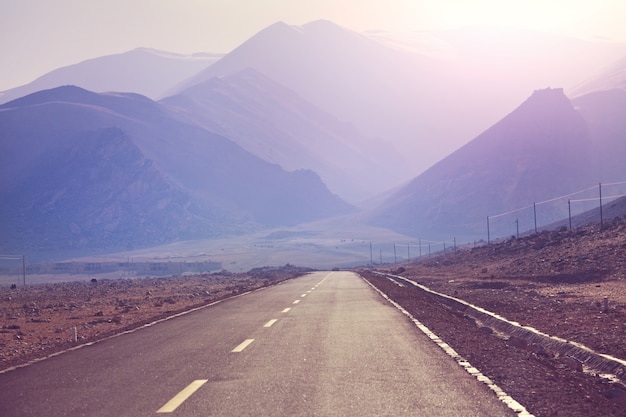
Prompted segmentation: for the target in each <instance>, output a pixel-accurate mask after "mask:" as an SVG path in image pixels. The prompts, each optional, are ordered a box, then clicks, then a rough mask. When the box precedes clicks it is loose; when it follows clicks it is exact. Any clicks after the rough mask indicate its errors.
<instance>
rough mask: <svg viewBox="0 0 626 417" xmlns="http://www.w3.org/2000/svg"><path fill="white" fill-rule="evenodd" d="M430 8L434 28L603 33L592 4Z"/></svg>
mask: <svg viewBox="0 0 626 417" xmlns="http://www.w3.org/2000/svg"><path fill="white" fill-rule="evenodd" d="M600 2H602V0H600ZM605 2H606V3H607V7H610V6H611V5H612V4H614V2H613V1H611V0H607V1H605ZM609 3H610V4H609ZM427 7H428V8H429V14H430V15H431V16H432V18H433V22H432V23H433V25H436V26H439V27H442V28H447V29H454V28H459V27H467V26H491V27H503V28H512V29H529V30H538V31H544V32H554V33H563V34H575V33H581V31H584V32H588V34H589V35H592V33H593V32H594V30H598V31H601V28H598V29H595V24H596V23H597V22H596V19H595V16H594V14H593V13H592V12H591V8H590V2H589V0H569V1H562V0H555V1H545V0H522V1H520V0H475V1H471V2H469V1H463V0H452V1H448V2H436V3H435V2H432V3H429V6H427ZM613 7H618V8H620V6H613ZM621 7H622V8H623V6H621Z"/></svg>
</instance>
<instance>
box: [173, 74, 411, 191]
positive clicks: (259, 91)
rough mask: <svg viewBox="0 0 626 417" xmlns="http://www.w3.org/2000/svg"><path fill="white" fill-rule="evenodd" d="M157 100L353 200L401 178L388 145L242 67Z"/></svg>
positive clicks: (402, 173)
mask: <svg viewBox="0 0 626 417" xmlns="http://www.w3.org/2000/svg"><path fill="white" fill-rule="evenodd" d="M161 103H164V104H166V105H168V106H169V107H170V108H173V109H175V111H176V112H177V113H179V114H187V115H188V116H189V117H190V118H191V119H192V120H194V121H197V122H198V123H199V124H201V125H202V126H203V127H205V128H206V129H208V130H211V131H214V132H216V133H219V134H221V135H223V136H225V137H228V138H229V139H231V140H233V141H235V142H237V143H238V144H239V145H240V146H241V147H243V148H244V149H246V150H248V151H250V152H251V153H253V154H254V155H257V156H259V157H261V158H263V159H265V160H267V161H269V162H273V163H276V164H279V165H280V166H282V167H283V168H285V169H287V170H295V169H302V168H306V169H311V170H313V171H315V172H316V173H318V174H319V175H320V176H321V177H322V178H323V179H324V182H325V183H326V184H327V186H329V188H331V189H332V190H333V191H334V192H336V193H338V194H339V195H341V196H342V197H344V198H348V199H350V200H352V201H354V202H356V201H359V200H363V199H366V198H371V197H372V196H375V195H376V194H378V193H381V192H383V191H386V190H387V189H389V188H391V187H394V186H396V185H397V184H398V183H399V182H400V181H402V180H404V179H405V178H406V176H407V175H408V173H407V172H406V171H403V170H402V168H401V167H402V163H401V162H399V161H401V159H402V158H401V156H400V154H399V153H397V152H396V151H395V150H394V149H393V147H392V146H391V144H389V143H388V142H385V141H383V140H380V139H377V138H371V137H367V136H365V135H363V134H362V133H360V132H359V131H358V130H357V129H355V128H354V127H353V126H351V125H350V124H348V123H343V122H340V121H339V120H337V119H336V118H334V117H333V116H332V115H330V114H328V113H326V112H324V111H322V110H320V109H318V108H317V107H315V106H314V105H312V104H310V103H308V102H306V101H305V100H303V99H302V98H301V97H299V96H298V95H297V94H296V93H294V92H293V91H291V90H289V89H287V88H286V87H283V86H281V85H279V84H277V83H275V82H274V81H272V80H270V79H269V78H267V77H265V76H263V75H262V74H260V73H259V72H257V71H255V70H253V69H250V68H248V69H245V70H242V71H240V72H237V73H235V74H233V75H229V76H225V77H214V78H211V79H209V80H207V81H204V82H202V83H200V84H197V85H194V86H191V87H189V88H188V89H186V90H184V91H182V92H181V93H179V94H177V95H174V96H171V97H167V98H165V99H163V100H161ZM405 163H406V162H405Z"/></svg>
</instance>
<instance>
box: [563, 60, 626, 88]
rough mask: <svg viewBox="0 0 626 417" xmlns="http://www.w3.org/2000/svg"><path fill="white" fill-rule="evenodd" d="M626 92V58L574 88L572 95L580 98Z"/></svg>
mask: <svg viewBox="0 0 626 417" xmlns="http://www.w3.org/2000/svg"><path fill="white" fill-rule="evenodd" d="M615 89H622V90H626V56H624V57H623V58H621V59H619V60H618V61H616V62H614V63H612V64H611V65H608V66H607V67H605V68H603V69H602V71H600V72H599V73H598V74H597V75H595V76H594V77H591V78H589V79H587V80H585V81H583V82H582V83H579V84H578V85H577V86H575V87H574V88H572V91H571V93H570V95H571V96H572V97H580V96H583V95H586V94H589V93H593V92H597V91H609V90H615Z"/></svg>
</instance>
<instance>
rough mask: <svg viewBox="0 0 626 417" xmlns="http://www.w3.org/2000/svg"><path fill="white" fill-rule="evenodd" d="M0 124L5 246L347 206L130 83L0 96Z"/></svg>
mask: <svg viewBox="0 0 626 417" xmlns="http://www.w3.org/2000/svg"><path fill="white" fill-rule="evenodd" d="M0 132H2V141H3V142H2V147H3V152H2V155H1V156H0V175H1V177H2V178H3V181H2V183H1V184H0V192H1V193H2V195H3V201H2V204H1V213H0V217H1V218H2V224H1V225H0V226H1V228H2V233H0V235H1V236H2V242H1V246H2V248H3V249H4V250H9V251H10V252H14V251H15V250H17V249H18V248H22V249H28V250H34V249H35V248H36V245H38V244H39V243H37V242H46V245H44V246H46V247H47V249H51V248H67V249H82V248H92V249H98V250H103V249H113V248H119V247H120V246H121V247H126V246H134V247H137V246H146V245H151V244H154V243H164V242H169V241H174V240H179V239H188V238H191V237H212V236H219V235H224V234H232V233H240V232H243V231H246V230H251V229H258V228H259V227H264V226H276V225H293V224H296V223H299V222H302V221H308V220H313V219H319V218H322V217H325V216H331V215H336V214H342V213H346V212H348V211H350V210H351V208H350V206H349V205H347V204H346V203H344V202H343V201H341V200H340V199H339V198H338V197H337V196H335V195H332V194H331V193H330V192H329V191H328V190H327V188H326V187H325V186H324V184H323V183H322V182H321V181H320V179H319V177H318V176H317V175H316V174H315V173H313V172H311V171H304V170H301V171H295V172H286V171H284V170H283V169H281V168H280V167H278V166H277V165H272V164H269V163H267V162H265V161H263V160H261V159H259V158H257V157H255V156H253V155H251V154H250V153H248V152H246V151H244V150H243V149H241V148H240V147H239V146H237V145H236V144H234V143H233V142H231V141H229V140H227V139H225V138H223V137H221V136H219V135H216V134H214V133H210V132H208V131H206V130H204V129H201V128H198V127H196V126H192V125H190V124H188V123H185V122H183V121H182V120H181V119H180V118H178V117H177V116H176V115H174V114H173V113H172V112H171V111H169V110H168V109H167V108H165V107H164V106H162V105H160V104H158V103H156V102H153V101H151V100H149V99H147V98H145V97H143V96H139V95H136V94H96V93H92V92H89V91H86V90H83V89H80V88H77V87H60V88H57V89H53V90H47V91H42V92H40V93H36V94H33V95H30V96H27V97H24V98H22V99H19V100H15V101H13V102H10V103H7V104H5V105H3V106H0ZM35 238H36V240H33V239H35ZM10 249H13V250H10Z"/></svg>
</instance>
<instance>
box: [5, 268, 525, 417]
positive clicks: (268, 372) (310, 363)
mask: <svg viewBox="0 0 626 417" xmlns="http://www.w3.org/2000/svg"><path fill="white" fill-rule="evenodd" d="M158 415H166V416H167V415H171V416H186V417H187V416H190V417H191V416H197V417H200V416H203V417H205V416H359V417H363V416H429V417H433V416H455V417H457V416H464V417H469V416H480V417H486V416H512V415H514V413H512V412H511V411H510V410H509V409H507V408H506V407H505V406H504V405H503V404H502V403H501V402H500V401H499V400H497V398H496V396H495V395H494V394H493V393H492V392H491V391H489V389H488V388H487V387H486V386H484V385H483V384H482V383H480V382H478V381H477V380H476V379H475V378H473V377H471V376H470V375H469V374H467V373H466V372H465V371H464V370H462V369H461V368H460V367H459V366H458V365H457V364H456V363H455V362H454V360H452V359H451V358H450V357H448V356H447V355H446V354H445V353H444V352H443V351H442V350H441V349H440V348H439V347H437V346H436V345H435V344H433V343H432V342H431V341H430V340H429V339H428V338H427V337H426V336H425V335H423V334H422V333H420V332H419V331H418V330H417V329H416V327H415V326H414V325H413V324H412V323H411V322H410V321H409V320H408V319H407V318H406V317H405V316H404V315H403V314H402V313H400V312H399V311H398V310H397V309H396V308H395V307H393V306H392V305H390V304H389V303H388V302H387V301H386V300H385V299H383V298H382V297H381V296H380V295H379V294H378V293H377V292H376V291H374V290H373V289H372V288H371V287H370V286H369V285H368V284H367V283H366V282H365V281H364V280H363V279H361V278H360V277H358V276H357V275H355V274H353V273H351V272H317V273H313V274H309V275H306V276H304V277H301V278H298V279H294V280H290V281H286V282H284V283H282V284H280V285H277V286H274V287H270V288H266V289H263V290H260V291H255V292H253V293H250V294H246V295H243V296H239V297H236V298H234V299H230V300H227V301H223V302H221V303H218V304H216V305H214V306H210V307H207V308H204V309H201V310H199V311H195V312H193V313H190V314H187V315H184V316H181V317H177V318H175V319H172V320H168V321H165V322H162V323H158V324H156V325H154V326H150V327H147V328H143V329H140V330H137V331H135V332H133V333H130V334H125V335H122V336H119V337H115V338H111V339H108V340H106V341H103V342H100V343H96V344H94V345H91V346H87V347H84V348H81V349H77V350H74V351H71V352H67V353H64V354H61V355H59V356H55V357H52V358H49V359H46V360H44V361H41V362H38V363H35V364H32V365H29V366H26V367H23V368H19V369H16V370H13V371H9V372H6V373H4V374H0V416H4V417H12V416H46V417H54V416H107V417H110V416H115V417H119V416H133V417H139V416H158Z"/></svg>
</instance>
